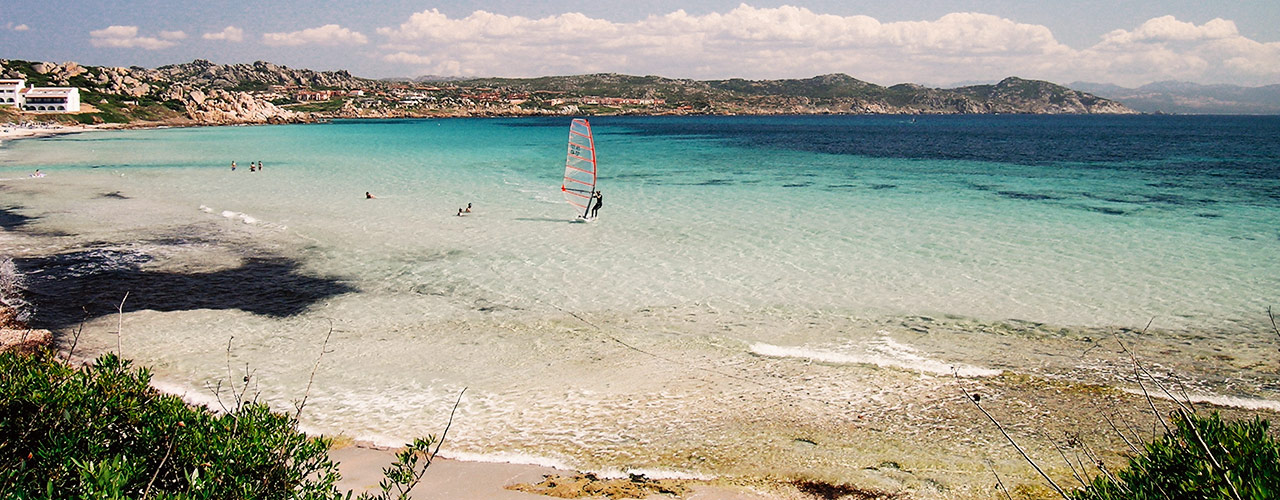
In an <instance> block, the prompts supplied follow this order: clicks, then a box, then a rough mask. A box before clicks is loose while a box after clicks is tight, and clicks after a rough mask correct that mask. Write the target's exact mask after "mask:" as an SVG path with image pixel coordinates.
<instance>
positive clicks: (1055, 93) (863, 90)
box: [449, 73, 1135, 114]
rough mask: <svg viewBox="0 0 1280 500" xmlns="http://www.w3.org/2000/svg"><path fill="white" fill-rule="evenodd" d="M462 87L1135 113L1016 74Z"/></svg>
mask: <svg viewBox="0 0 1280 500" xmlns="http://www.w3.org/2000/svg"><path fill="white" fill-rule="evenodd" d="M449 83H451V84H454V85H460V86H476V87H486V88H507V89H514V90H520V91H525V92H535V91H540V90H541V91H557V92H578V93H585V94H593V95H601V96H611V97H621V98H630V99H664V100H665V101H667V102H672V101H676V102H684V103H688V104H689V105H690V106H692V107H693V108H694V109H705V110H707V111H708V112H711V113H743V114H780V113H795V114H825V113H841V114H972V113H979V114H982V113H1010V114H1016V113H1032V114H1132V113H1135V111H1134V110H1132V109H1129V108H1127V107H1125V106H1124V105H1122V104H1120V103H1118V102H1115V101H1111V100H1108V99H1103V98H1099V97H1097V96H1094V95H1091V94H1087V93H1085V92H1080V91H1076V90H1072V89H1069V88H1066V87H1063V86H1061V85H1057V84H1054V83H1051V82H1045V81H1038V80H1025V79H1022V78H1017V77H1009V78H1005V79H1004V80H1001V81H1000V82H999V83H997V84H994V85H974V86H969V87H960V88H955V89H937V88H928V87H924V86H921V85H916V84H909V83H907V84H898V85H894V86H891V87H883V86H880V85H876V84H873V83H868V82H865V81H862V80H858V79H857V78H853V77H851V76H849V75H845V74H830V75H822V76H816V77H813V78H806V79H783V80H745V79H740V78H734V79H728V80H690V79H671V78H664V77H660V76H630V75H621V74H616V73H600V74H592V75H576V76H552V77H540V78H477V79H472V80H459V81H452V82H449Z"/></svg>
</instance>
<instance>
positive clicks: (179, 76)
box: [0, 60, 370, 125]
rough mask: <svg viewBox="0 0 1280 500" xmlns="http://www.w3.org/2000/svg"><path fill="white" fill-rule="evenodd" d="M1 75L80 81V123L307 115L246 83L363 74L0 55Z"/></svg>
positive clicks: (336, 83) (51, 82)
mask: <svg viewBox="0 0 1280 500" xmlns="http://www.w3.org/2000/svg"><path fill="white" fill-rule="evenodd" d="M0 77H3V78H25V79H26V80H27V81H28V83H29V84H32V85H38V86H54V87H66V86H72V87H79V88H80V91H81V98H80V101H81V103H82V104H83V108H84V111H85V112H84V113H81V114H80V115H74V117H75V118H76V119H78V120H79V121H82V122H86V123H102V122H117V123H132V124H137V123H139V122H143V123H146V122H156V123H166V124H200V125H224V124H243V123H284V122H300V121H309V120H311V119H312V117H311V116H309V115H308V114H306V113H298V112H295V111H290V110H287V109H283V108H281V107H279V106H277V105H276V104H273V103H271V102H269V101H267V100H265V99H261V98H258V97H257V96H255V95H253V94H252V93H250V92H249V91H250V90H258V89H266V88H268V87H269V86H271V85H284V86H298V87H305V88H325V87H343V86H348V85H366V84H368V83H369V82H370V81H369V80H363V79H357V78H355V77H352V76H351V75H350V74H348V73H347V72H345V71H339V72H327V73H326V72H316V71H311V70H293V69H289V68H286V67H283V66H276V65H274V64H270V63H265V62H256V63H253V64H234V65H220V64H213V63H211V62H209V61H204V60H196V61H193V62H191V63H187V64H180V65H172V66H163V67H160V68H155V69H148V68H140V67H136V66H135V67H129V68H123V67H108V66H102V67H95V66H81V65H79V64H77V63H74V62H67V63H62V64H54V63H48V62H28V61H14V60H0Z"/></svg>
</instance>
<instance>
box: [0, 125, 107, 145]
mask: <svg viewBox="0 0 1280 500" xmlns="http://www.w3.org/2000/svg"><path fill="white" fill-rule="evenodd" d="M101 128H103V127H98V126H88V125H54V124H47V123H46V124H36V125H29V124H14V123H6V124H3V125H0V143H3V142H4V141H11V140H17V139H30V138H34V137H47V136H51V135H61V134H75V133H80V132H87V131H90V130H98V129H101Z"/></svg>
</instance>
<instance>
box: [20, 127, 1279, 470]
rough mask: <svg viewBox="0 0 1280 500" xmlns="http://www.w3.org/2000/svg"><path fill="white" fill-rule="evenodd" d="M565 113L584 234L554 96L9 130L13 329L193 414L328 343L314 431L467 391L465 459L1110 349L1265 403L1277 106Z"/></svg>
mask: <svg viewBox="0 0 1280 500" xmlns="http://www.w3.org/2000/svg"><path fill="white" fill-rule="evenodd" d="M590 120H591V123H592V126H593V128H594V130H595V134H596V136H595V141H596V144H597V153H598V157H599V171H600V178H599V189H600V190H601V191H602V192H603V193H604V196H605V200H606V203H605V206H604V208H603V209H602V210H601V211H600V217H599V218H598V219H597V220H596V221H594V222H591V223H587V224H578V223H572V220H573V219H574V217H575V215H576V214H577V210H576V209H575V208H573V207H571V206H570V205H569V204H567V203H565V202H564V200H563V198H562V197H561V193H560V190H559V187H560V184H561V178H562V175H563V173H564V161H565V151H566V139H567V133H568V126H569V121H570V118H568V117H565V118H501V119H441V120H386V121H334V122H332V123H325V124H314V125H280V126H259V127H219V128H191V129H165V130H132V131H100V132H92V133H84V134H77V135H68V136H61V137H55V138H48V139H42V140H24V141H17V142H13V143H6V144H4V145H3V147H0V197H2V199H3V202H0V210H2V211H3V214H0V215H3V220H4V221H5V224H4V227H5V230H4V231H3V232H2V233H0V243H2V245H0V248H2V249H3V253H4V254H7V255H9V256H12V257H13V258H14V259H15V262H16V263H17V264H18V267H19V269H20V270H23V271H24V272H26V273H27V286H28V289H29V290H30V296H31V297H30V298H31V300H32V301H33V302H35V303H37V305H38V309H37V311H36V313H35V315H34V316H33V321H35V322H36V323H38V324H41V325H44V326H48V327H51V328H53V329H55V330H58V331H61V332H69V331H72V330H73V329H76V328H79V327H80V326H79V325H80V324H81V323H82V322H85V323H84V324H85V326H84V332H85V333H84V336H83V338H81V339H80V340H79V345H78V349H79V351H80V353H82V354H83V355H85V356H91V355H93V354H95V353H98V352H103V351H107V350H115V349H117V343H118V342H119V348H120V349H121V350H123V351H124V353H125V354H126V355H127V356H129V357H132V358H134V359H136V360H138V362H140V363H143V364H146V365H150V366H154V368H155V372H156V374H157V380H158V384H159V385H161V386H162V387H165V388H166V389H167V390H171V391H173V392H178V393H185V394H186V395H187V396H188V397H189V398H191V399H194V400H200V401H206V402H209V403H210V404H216V400H217V398H216V397H215V395H214V392H215V390H214V389H215V388H217V387H218V382H219V381H222V380H224V379H225V380H231V379H237V378H235V377H229V375H228V374H229V372H230V371H231V370H229V366H230V367H231V368H233V369H234V370H243V369H245V367H249V368H248V369H250V370H252V371H253V373H254V377H255V384H257V385H255V387H254V390H255V391H258V392H259V393H260V394H261V397H262V398H264V399H268V400H270V401H272V402H274V403H275V404H279V405H280V406H281V407H282V408H290V406H289V401H292V400H296V399H297V398H298V397H300V395H301V394H303V393H304V392H305V391H306V384H307V382H308V380H309V375H310V373H311V370H312V368H313V367H314V366H315V363H316V359H317V355H318V354H319V353H320V351H321V345H322V344H323V343H324V342H325V338H326V335H328V336H329V337H330V338H329V341H328V344H327V347H326V354H325V355H324V357H323V359H322V362H321V363H320V365H319V366H320V368H319V370H318V371H317V372H316V375H315V385H314V387H313V388H312V389H311V392H310V393H309V399H308V406H307V412H306V415H304V421H305V422H306V424H307V426H308V428H310V429H313V430H317V431H319V432H325V433H344V434H347V435H350V436H353V437H356V438H358V439H366V440H373V441H377V442H380V443H384V444H396V443H399V442H403V440H404V439H406V438H409V437H412V436H414V435H417V434H422V433H426V432H438V426H437V425H435V424H437V423H439V422H440V421H441V420H442V419H443V418H444V416H446V415H447V414H448V411H449V409H450V407H451V405H452V402H453V401H454V398H456V396H457V393H458V391H460V390H461V389H462V388H463V387H466V388H467V392H466V397H465V398H464V404H463V406H462V407H461V408H460V413H461V418H460V419H459V421H458V422H457V423H456V426H455V428H454V430H453V431H451V432H454V433H456V434H451V436H452V437H453V438H452V440H451V441H450V443H449V446H447V447H446V448H448V449H449V450H450V452H451V453H452V454H453V455H454V456H460V457H466V458H479V459H495V460H507V459H515V460H526V461H542V462H547V463H558V464H567V465H570V466H576V467H589V468H598V469H618V470H623V469H625V470H663V471H667V472H668V473H673V474H674V473H691V474H717V473H724V472H726V471H732V470H736V469H734V467H736V466H737V465H734V464H739V462H733V461H732V460H730V459H728V458H724V459H722V460H720V461H716V460H714V459H708V460H709V461H692V462H691V461H690V460H692V459H689V458H687V457H688V455H687V453H686V454H684V455H682V454H681V453H684V452H683V451H681V450H684V449H685V448H686V447H689V446H695V445H696V443H702V444H700V445H696V446H703V447H705V448H707V449H717V450H746V449H748V447H749V446H750V445H752V443H759V441H760V440H762V439H765V440H767V438H766V437H762V436H768V435H770V434H769V432H771V431H767V430H762V429H773V428H774V426H776V425H780V424H777V422H784V421H786V422H792V421H794V422H828V421H832V419H838V418H840V417H837V416H835V414H831V413H830V404H831V403H832V402H839V403H840V404H847V405H849V406H848V407H851V408H857V409H859V410H858V411H860V412H862V414H864V415H867V416H868V418H872V417H873V416H874V415H876V414H877V412H880V413H883V414H884V415H890V412H889V411H888V410H886V408H890V407H892V408H901V407H903V406H902V405H904V404H908V403H903V402H902V401H904V400H905V401H913V400H914V401H920V402H923V401H928V400H929V398H931V397H935V396H936V394H937V392H938V391H939V390H942V389H939V388H940V387H945V386H946V384H951V383H955V378H954V377H956V376H958V377H960V378H961V379H964V380H969V381H971V383H984V382H983V381H984V380H987V379H989V378H990V377H996V376H998V375H999V374H1001V373H1002V372H1003V373H1011V374H1019V375H1027V376H1033V377H1043V378H1045V379H1051V380H1062V381H1068V382H1082V383H1093V384H1103V385H1111V386H1115V387H1119V388H1122V389H1132V383H1131V381H1130V380H1128V378H1127V377H1128V372H1126V371H1125V370H1122V369H1119V368H1117V367H1118V366H1122V363H1121V361H1123V359H1124V358H1121V357H1120V355H1119V354H1118V352H1119V351H1118V349H1117V348H1116V347H1115V345H1113V344H1107V343H1106V342H1109V341H1110V339H1112V338H1113V337H1116V338H1123V339H1125V341H1126V342H1129V343H1131V344H1132V345H1133V347H1134V349H1135V351H1136V352H1138V354H1139V355H1141V356H1143V357H1144V359H1147V360H1150V361H1151V362H1153V363H1157V364H1159V366H1161V367H1162V368H1167V369H1169V370H1173V371H1180V372H1181V373H1183V374H1185V378H1186V385H1187V387H1188V392H1189V393H1191V394H1192V395H1193V396H1194V397H1195V398H1198V399H1201V400H1206V401H1215V402H1218V403H1227V404H1231V405H1235V406H1243V407H1250V408H1271V409H1273V410H1280V403H1278V402H1277V401H1280V375H1277V371H1278V370H1277V368H1276V366H1275V364H1274V360H1275V350H1276V348H1277V346H1280V336H1277V334H1276V333H1274V332H1273V331H1272V328H1271V322H1270V318H1269V317H1268V314H1267V311H1268V307H1270V306H1275V305H1280V117H1240V116H1231V117H1224V116H919V117H897V116H777V117H598V118H591V119H590ZM232 161H236V162H237V163H238V165H239V168H238V169H237V170H235V171H232V170H231V169H230V163H231V162H232ZM257 161H262V162H263V166H264V168H263V170H262V171H260V172H257V171H254V172H251V171H249V170H248V168H247V167H248V165H249V164H250V163H251V162H257ZM37 168H38V169H40V170H41V171H42V172H44V173H46V174H47V175H46V176H45V177H43V178H31V177H28V174H30V173H31V172H32V171H34V170H35V169H37ZM366 192H368V193H370V194H371V195H373V196H374V198H373V199H368V198H366V196H365V193H366ZM468 203H470V204H472V206H473V207H474V208H473V212H472V213H470V214H468V215H466V216H462V217H459V216H458V215H457V210H458V209H459V208H460V207H464V206H466V205H467V204H468ZM126 293H127V294H128V295H127V296H126ZM122 303H123V305H122ZM118 310H123V311H124V314H118V313H117V311H118ZM1148 324H1149V325H1150V327H1148ZM117 330H120V331H122V332H123V334H122V335H115V334H114V333H113V332H115V331H117ZM64 336H65V335H64ZM1090 346H1095V347H1096V348H1093V347H1090ZM237 380H238V379H237ZM952 392H954V391H952ZM802 393H803V396H800V394H802ZM789 398H799V400H801V401H807V402H810V403H812V402H813V401H815V400H821V401H822V402H823V404H822V405H819V406H818V407H817V409H814V407H812V406H806V405H790V404H789V403H788V401H791V399H789ZM913 398H915V399H913ZM824 405H825V406H824ZM908 405H909V404H908ZM744 410H749V411H746V412H745V414H754V413H760V414H761V415H769V417H768V418H764V417H762V419H758V420H751V419H746V420H744V419H743V418H742V415H743V414H744ZM807 412H814V413H812V414H811V413H807ZM885 418H889V417H885ZM765 421H767V422H772V423H768V424H765V423H762V422H765ZM780 432H781V431H780ZM788 432H790V431H788ZM788 439H790V438H788ZM682 443H684V444H682ZM688 443H695V444H688ZM780 446H781V445H780ZM786 449H788V450H789V449H790V448H786ZM726 453H729V452H728V451H726ZM788 453H790V452H786V453H784V452H781V451H780V452H778V457H790V456H791V455H789V454H788ZM742 454H743V455H750V453H749V452H747V451H743V452H742ZM513 457H519V458H513ZM681 457H684V458H681ZM783 459H784V458H779V460H783ZM792 459H793V458H786V460H792ZM795 460H799V459H795Z"/></svg>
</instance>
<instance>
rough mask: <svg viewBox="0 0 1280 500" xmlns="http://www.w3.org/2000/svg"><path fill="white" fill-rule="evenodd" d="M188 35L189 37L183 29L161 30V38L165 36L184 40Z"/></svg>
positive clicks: (165, 37)
mask: <svg viewBox="0 0 1280 500" xmlns="http://www.w3.org/2000/svg"><path fill="white" fill-rule="evenodd" d="M186 37H187V34H186V33H185V32H182V31H161V32H160V38H163V39H165V40H182V39H184V38H186Z"/></svg>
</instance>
